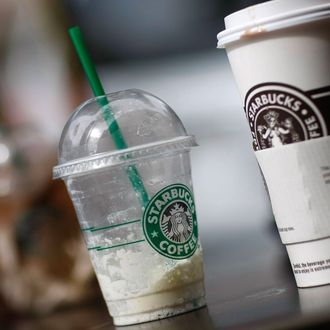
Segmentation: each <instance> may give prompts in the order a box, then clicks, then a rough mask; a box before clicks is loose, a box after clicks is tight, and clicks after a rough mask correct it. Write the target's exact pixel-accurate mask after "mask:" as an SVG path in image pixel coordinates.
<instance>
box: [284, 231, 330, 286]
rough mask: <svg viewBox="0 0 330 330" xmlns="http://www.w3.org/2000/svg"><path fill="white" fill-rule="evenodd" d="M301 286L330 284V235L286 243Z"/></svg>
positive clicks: (298, 283) (295, 274)
mask: <svg viewBox="0 0 330 330" xmlns="http://www.w3.org/2000/svg"><path fill="white" fill-rule="evenodd" d="M286 249H287V251H288V255H289V258H290V262H291V265H292V268H293V272H294V276H295V278H296V282H297V286H298V287H299V288H306V287H313V286H318V285H325V284H330V237H327V238H323V239H319V240H314V241H308V242H303V243H296V244H288V245H286Z"/></svg>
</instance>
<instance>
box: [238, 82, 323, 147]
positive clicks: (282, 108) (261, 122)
mask: <svg viewBox="0 0 330 330" xmlns="http://www.w3.org/2000/svg"><path fill="white" fill-rule="evenodd" d="M244 107H245V113H246V116H247V119H248V121H249V125H250V129H251V133H252V137H253V146H254V149H255V150H261V149H266V148H276V147H279V146H283V145H286V144H290V143H295V142H299V141H305V140H309V139H315V138H319V137H322V136H326V135H327V127H326V124H325V122H324V119H323V117H322V114H321V113H320V111H319V109H318V107H317V106H316V105H315V103H314V102H313V101H312V100H311V98H309V97H308V96H307V94H306V93H304V92H303V91H301V90H299V89H297V88H295V87H292V86H289V85H285V84H278V83H267V84H261V85H257V86H255V87H253V88H252V89H250V90H249V91H248V93H247V95H246V98H245V105H244Z"/></svg>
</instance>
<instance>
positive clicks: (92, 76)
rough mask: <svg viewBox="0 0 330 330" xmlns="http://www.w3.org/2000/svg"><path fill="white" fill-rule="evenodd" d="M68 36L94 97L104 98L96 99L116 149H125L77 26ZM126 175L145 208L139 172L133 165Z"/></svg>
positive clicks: (147, 198)
mask: <svg viewBox="0 0 330 330" xmlns="http://www.w3.org/2000/svg"><path fill="white" fill-rule="evenodd" d="M69 35H70V37H71V40H72V43H73V45H74V47H75V49H76V52H77V54H78V57H79V59H80V62H81V64H82V66H83V69H84V71H85V73H86V76H87V78H88V81H89V84H90V86H91V88H92V91H93V93H94V95H95V96H104V97H100V98H98V99H97V102H98V104H99V106H100V109H101V111H102V114H103V119H104V120H105V122H106V123H107V126H108V131H109V133H110V135H111V136H112V139H113V141H114V143H115V145H116V147H117V149H126V148H127V144H126V142H125V139H124V137H123V135H122V133H121V131H120V127H119V125H118V123H117V121H116V119H115V117H114V115H113V112H112V109H111V107H110V104H109V101H108V99H107V97H106V96H105V92H104V89H103V86H102V84H101V81H100V78H99V76H98V74H97V72H96V70H95V66H94V64H93V61H92V59H91V57H90V55H89V54H88V51H87V47H86V45H85V42H84V39H83V37H82V34H81V32H80V29H79V27H78V26H75V27H72V28H70V29H69ZM126 172H127V175H128V177H129V180H130V181H131V184H132V186H133V189H134V191H135V192H136V194H137V196H138V198H139V201H140V203H141V205H142V209H144V207H146V205H147V204H148V201H149V197H148V193H147V192H146V189H145V187H144V185H143V182H142V180H141V177H140V175H139V172H138V171H137V169H136V167H135V166H134V165H129V166H128V167H127V169H126Z"/></svg>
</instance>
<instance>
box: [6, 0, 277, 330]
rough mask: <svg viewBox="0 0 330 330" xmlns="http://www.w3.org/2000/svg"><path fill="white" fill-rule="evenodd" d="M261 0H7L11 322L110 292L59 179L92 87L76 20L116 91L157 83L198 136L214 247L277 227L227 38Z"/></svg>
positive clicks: (200, 200)
mask: <svg viewBox="0 0 330 330" xmlns="http://www.w3.org/2000/svg"><path fill="white" fill-rule="evenodd" d="M259 2H262V1H247V0H233V1H224V0H208V1H203V0H180V1H175V0H166V1H160V0H139V1H133V0H98V1H91V0H47V1H42V0H25V1H19V0H0V327H1V322H3V324H7V325H8V324H9V323H10V322H12V320H17V319H19V318H21V317H26V316H27V315H39V314H45V313H51V312H52V311H53V310H55V309H58V308H64V307H63V306H72V305H75V304H79V303H81V302H86V301H91V300H93V299H98V297H100V292H99V291H98V286H97V284H96V281H95V278H94V275H93V271H92V268H91V266H90V263H89V259H88V256H87V253H86V250H85V247H84V245H83V243H82V240H81V237H80V231H79V226H78V223H77V220H76V218H75V213H74V210H73V208H72V205H71V202H70V200H69V198H68V196H67V193H66V190H65V187H64V184H63V183H62V182H59V181H58V182H57V181H56V182H55V181H52V178H51V172H52V167H53V166H54V165H55V164H56V162H57V144H58V141H59V137H60V134H61V131H62V128H63V126H64V124H65V122H66V120H67V119H68V117H69V115H70V113H72V111H73V110H74V109H75V108H76V107H77V106H78V105H79V104H80V103H81V102H83V101H84V100H86V99H87V98H89V97H91V96H92V94H91V91H90V90H89V87H88V85H87V82H86V79H85V77H84V75H83V73H82V71H81V68H80V64H79V62H78V59H77V58H76V55H75V54H74V51H73V48H72V46H71V43H70V41H69V39H68V35H67V32H66V31H67V28H68V27H70V26H72V25H79V26H80V27H81V30H82V32H83V34H84V36H85V38H86V43H87V45H88V48H89V50H90V52H91V55H92V58H93V59H94V61H95V63H96V65H97V69H98V72H99V74H100V76H101V78H102V81H103V84H104V87H105V90H106V91H107V92H111V91H118V90H124V89H129V88H140V89H143V90H146V91H148V92H150V93H153V94H155V95H157V96H158V97H160V98H161V99H163V100H164V101H166V102H167V103H168V104H169V105H170V106H171V107H172V108H173V109H174V110H175V111H176V113H177V114H178V115H179V117H180V118H181V120H182V121H183V123H184V124H185V126H186V129H187V131H188V132H189V133H190V134H193V135H195V136H196V138H197V141H198V143H199V145H200V146H199V148H196V149H194V150H193V151H192V167H193V180H194V190H195V198H196V204H197V207H198V216H199V227H200V233H201V234H200V235H201V239H202V243H204V250H205V254H206V256H207V252H208V246H212V247H215V250H214V248H212V249H213V250H212V251H213V253H219V258H221V256H223V258H228V256H230V257H232V256H233V255H235V243H234V242H235V241H236V240H240V239H242V238H243V237H245V235H246V233H248V232H253V233H257V234H258V233H260V237H265V235H271V236H274V237H277V234H276V231H273V226H274V224H273V217H272V214H271V208H270V204H269V200H268V197H267V195H266V192H265V189H264V186H263V182H262V179H261V176H260V173H259V169H258V166H257V162H256V160H255V157H254V154H253V151H252V147H251V138H250V133H249V130H248V126H247V125H246V122H245V116H244V112H243V108H242V105H241V100H240V96H239V95H238V92H237V89H236V86H235V82H234V80H233V76H232V73H231V71H230V67H229V63H228V61H227V58H226V54H225V51H224V50H222V49H216V44H217V39H216V36H217V33H218V32H220V31H221V30H223V29H224V24H223V19H224V17H225V16H226V15H228V14H229V13H231V12H233V11H236V10H239V9H242V8H244V7H246V6H248V5H252V4H256V3H259ZM226 242H230V244H226ZM276 244H279V243H278V241H276ZM249 253H251V254H252V253H253V254H254V255H256V254H258V253H260V254H262V253H261V252H258V251H249V252H247V255H246V257H247V258H248V256H249V255H248V254H249ZM265 253H266V252H265V251H263V255H265ZM266 254H267V253H266ZM8 322H9V323H8ZM2 328H3V329H5V326H3V327H1V329H2Z"/></svg>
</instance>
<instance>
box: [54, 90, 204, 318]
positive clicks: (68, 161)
mask: <svg viewBox="0 0 330 330" xmlns="http://www.w3.org/2000/svg"><path fill="white" fill-rule="evenodd" d="M100 98H107V100H108V101H109V106H110V108H111V111H112V114H113V117H114V118H115V120H116V121H117V123H118V126H119V127H120V129H121V133H122V135H123V137H124V139H125V141H126V144H127V146H128V147H127V148H126V149H122V150H117V149H116V147H115V144H114V142H113V139H112V137H111V135H110V134H109V131H108V124H109V123H108V124H107V122H106V121H105V120H104V113H105V112H106V111H108V110H109V106H107V105H106V106H104V107H103V108H100V103H102V102H100ZM195 145H196V143H195V140H194V138H193V137H192V136H188V135H187V133H186V131H185V129H184V127H183V125H182V123H181V121H180V120H179V118H178V117H177V116H176V115H175V113H174V112H173V110H172V109H171V108H170V107H169V106H168V105H167V104H165V103H164V102H163V101H161V100H160V99H158V98H156V97H155V96H153V95H151V94H149V93H146V92H143V91H141V90H127V91H122V92H118V93H112V94H108V95H106V96H101V97H98V98H93V99H90V100H88V101H86V102H85V103H83V104H82V105H81V106H80V107H78V109H77V110H76V111H75V112H74V113H73V115H72V116H71V118H70V119H69V120H68V122H67V124H66V126H65V128H64V130H63V133H62V137H61V140H60V145H59V165H58V166H56V167H54V171H53V175H54V178H62V179H63V180H64V181H65V184H66V186H67V189H68V192H69V194H70V197H71V199H72V202H73V204H74V207H75V210H76V213H77V215H78V218H79V222H80V226H81V229H82V232H83V235H84V238H85V241H86V245H87V248H88V251H89V253H90V257H91V260H92V263H93V266H94V269H95V273H96V275H97V278H98V281H99V284H100V287H101V290H102V293H103V296H104V299H105V301H106V303H107V306H108V309H109V312H110V314H111V315H112V316H113V318H114V323H115V324H116V325H127V324H134V323H140V322H145V321H150V320H155V319H160V318H164V317H168V316H171V315H176V314H180V313H183V312H186V311H190V310H193V309H197V308H200V307H202V306H204V305H205V298H204V285H203V262H202V249H201V246H200V243H199V239H198V228H197V220H196V210H195V204H194V199H193V193H192V190H193V189H192V180H191V169H190V158H189V151H190V149H191V147H193V146H195ZM132 170H134V171H136V172H137V179H138V184H139V185H140V186H141V187H142V186H143V188H142V189H144V190H145V191H146V192H147V194H148V199H149V202H148V203H147V204H145V205H142V204H141V200H140V199H139V194H138V191H137V190H136V189H134V187H133V186H132V182H131V181H130V179H129V175H128V174H129V172H130V171H132ZM139 180H140V181H139ZM135 188H136V187H135Z"/></svg>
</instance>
